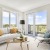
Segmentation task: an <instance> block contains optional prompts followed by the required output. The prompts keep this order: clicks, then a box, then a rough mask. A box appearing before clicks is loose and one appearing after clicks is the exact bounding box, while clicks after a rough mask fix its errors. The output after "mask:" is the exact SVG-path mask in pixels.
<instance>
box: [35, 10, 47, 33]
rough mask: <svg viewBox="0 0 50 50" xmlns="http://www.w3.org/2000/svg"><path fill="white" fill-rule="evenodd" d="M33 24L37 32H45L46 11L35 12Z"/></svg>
mask: <svg viewBox="0 0 50 50" xmlns="http://www.w3.org/2000/svg"><path fill="white" fill-rule="evenodd" d="M35 26H36V32H37V33H45V32H46V30H47V28H46V26H47V12H46V11H41V12H37V13H36V14H35Z"/></svg>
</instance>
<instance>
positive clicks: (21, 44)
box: [20, 42, 23, 50]
mask: <svg viewBox="0 0 50 50" xmlns="http://www.w3.org/2000/svg"><path fill="white" fill-rule="evenodd" d="M20 46H21V50H23V48H22V42H21V43H20Z"/></svg>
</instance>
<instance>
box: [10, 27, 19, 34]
mask: <svg viewBox="0 0 50 50" xmlns="http://www.w3.org/2000/svg"><path fill="white" fill-rule="evenodd" d="M17 32H18V29H17V28H12V29H10V33H17Z"/></svg>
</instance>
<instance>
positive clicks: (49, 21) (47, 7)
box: [24, 4, 50, 34]
mask: <svg viewBox="0 0 50 50" xmlns="http://www.w3.org/2000/svg"><path fill="white" fill-rule="evenodd" d="M43 10H47V30H50V4H47V5H44V6H41V7H38V8H35V9H32V10H29V11H26V12H24V14H25V15H24V16H25V18H24V19H25V22H26V23H25V34H28V26H27V25H28V24H27V23H28V21H27V17H28V16H27V15H26V14H29V13H35V12H39V11H43Z"/></svg>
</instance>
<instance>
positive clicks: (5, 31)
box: [0, 28, 8, 34]
mask: <svg viewBox="0 0 50 50" xmlns="http://www.w3.org/2000/svg"><path fill="white" fill-rule="evenodd" d="M0 30H3V34H8V30H7V28H0Z"/></svg>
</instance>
